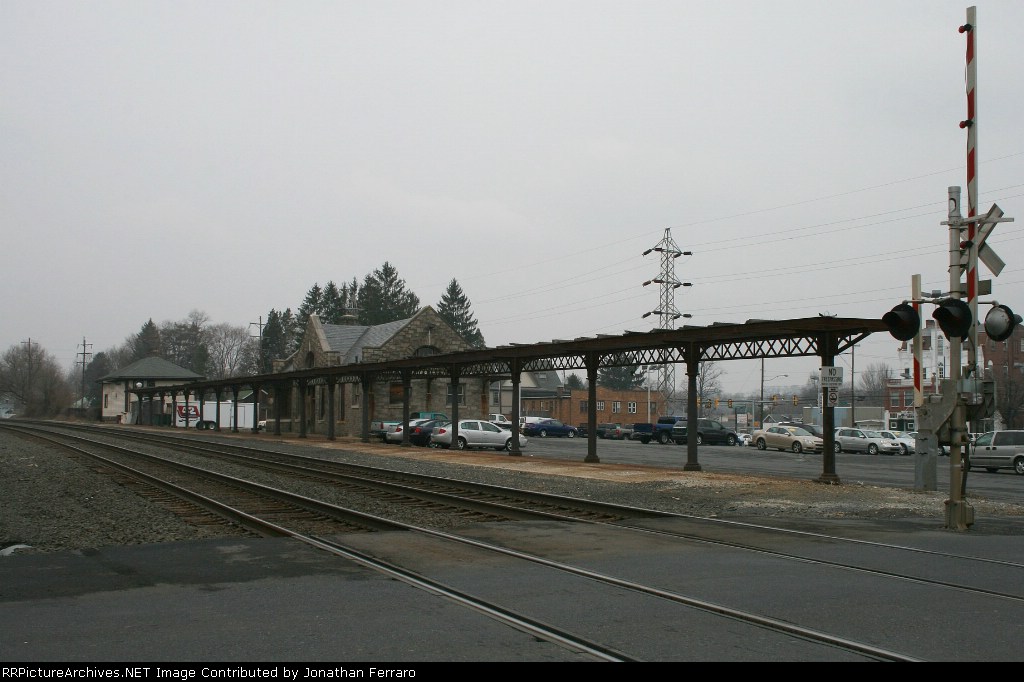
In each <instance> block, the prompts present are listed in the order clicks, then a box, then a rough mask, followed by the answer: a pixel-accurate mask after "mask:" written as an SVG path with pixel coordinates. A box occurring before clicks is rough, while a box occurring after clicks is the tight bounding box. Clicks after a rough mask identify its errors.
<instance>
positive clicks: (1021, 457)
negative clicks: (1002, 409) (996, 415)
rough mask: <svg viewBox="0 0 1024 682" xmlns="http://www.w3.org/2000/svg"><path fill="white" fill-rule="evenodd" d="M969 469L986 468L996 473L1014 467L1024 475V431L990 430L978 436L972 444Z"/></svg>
mask: <svg viewBox="0 0 1024 682" xmlns="http://www.w3.org/2000/svg"><path fill="white" fill-rule="evenodd" d="M969 462H970V463H969V465H968V467H967V468H968V470H974V469H984V470H985V471H988V472H991V473H995V472H997V471H999V470H1000V469H1013V470H1014V471H1015V472H1017V473H1018V474H1020V475H1022V476H1024V431H1017V430H1007V431H989V432H988V433H983V434H981V435H980V436H978V437H977V438H976V439H975V441H974V445H972V446H971V456H970V460H969Z"/></svg>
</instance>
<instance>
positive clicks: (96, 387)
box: [84, 351, 114, 405]
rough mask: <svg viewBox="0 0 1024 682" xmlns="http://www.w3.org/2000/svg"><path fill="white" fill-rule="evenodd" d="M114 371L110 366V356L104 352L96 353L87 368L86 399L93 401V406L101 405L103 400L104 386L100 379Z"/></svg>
mask: <svg viewBox="0 0 1024 682" xmlns="http://www.w3.org/2000/svg"><path fill="white" fill-rule="evenodd" d="M113 371H114V368H113V367H112V366H111V364H110V356H108V355H107V354H106V353H104V352H103V351H100V352H99V353H96V355H94V356H93V358H92V360H90V361H89V364H88V365H86V367H85V377H84V383H85V397H86V398H88V399H89V400H91V401H92V404H93V405H99V404H100V399H101V398H102V386H100V383H99V381H100V379H102V378H103V377H105V376H107V375H108V374H110V373H111V372H113Z"/></svg>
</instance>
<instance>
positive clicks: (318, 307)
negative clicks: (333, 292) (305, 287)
mask: <svg viewBox="0 0 1024 682" xmlns="http://www.w3.org/2000/svg"><path fill="white" fill-rule="evenodd" d="M323 301H324V291H323V289H321V288H320V283H319V282H316V283H314V284H313V286H311V287H310V288H309V291H307V292H306V298H304V299H302V303H301V304H300V305H299V310H298V312H297V313H296V324H297V326H298V328H299V329H300V330H302V331H305V329H306V323H307V322H309V316H310V315H319V314H320V313H321V312H322V311H323ZM302 331H300V332H299V335H300V336H301V335H302Z"/></svg>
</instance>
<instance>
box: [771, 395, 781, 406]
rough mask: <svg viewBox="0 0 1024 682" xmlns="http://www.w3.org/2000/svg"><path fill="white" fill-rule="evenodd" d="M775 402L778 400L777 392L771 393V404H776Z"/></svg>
mask: <svg viewBox="0 0 1024 682" xmlns="http://www.w3.org/2000/svg"><path fill="white" fill-rule="evenodd" d="M777 402H779V394H778V393H772V405H774V404H776V403H777Z"/></svg>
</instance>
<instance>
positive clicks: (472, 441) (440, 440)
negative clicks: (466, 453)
mask: <svg viewBox="0 0 1024 682" xmlns="http://www.w3.org/2000/svg"><path fill="white" fill-rule="evenodd" d="M457 438H458V440H457V441H456V443H455V449H456V450H467V449H469V448H493V449H495V450H509V451H511V450H512V432H511V431H510V430H507V429H503V428H501V427H500V426H498V425H496V424H492V423H491V422H488V421H481V420H477V419H466V420H461V419H460V420H459V435H458V436H457ZM430 443H431V445H435V446H438V447H442V448H450V447H452V424H451V422H448V423H447V424H443V425H441V426H435V427H434V430H433V432H432V433H431V434H430ZM526 443H527V440H526V437H525V436H523V435H522V434H520V435H519V448H520V449H522V448H525V447H526Z"/></svg>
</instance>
